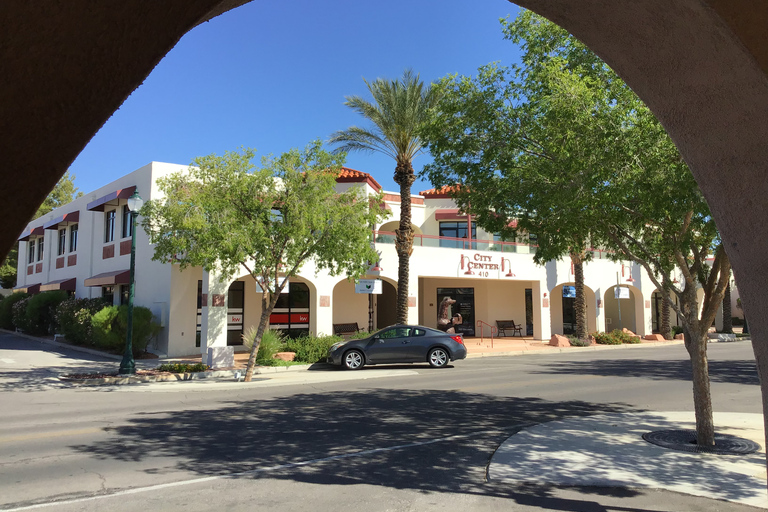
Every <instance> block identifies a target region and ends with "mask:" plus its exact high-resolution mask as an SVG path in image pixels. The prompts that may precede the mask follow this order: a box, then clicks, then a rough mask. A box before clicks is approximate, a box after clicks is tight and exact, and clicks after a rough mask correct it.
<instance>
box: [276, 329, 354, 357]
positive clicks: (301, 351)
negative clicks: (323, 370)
mask: <svg viewBox="0 0 768 512" xmlns="http://www.w3.org/2000/svg"><path fill="white" fill-rule="evenodd" d="M343 340H344V338H342V337H341V336H330V335H328V336H319V337H318V336H301V337H299V338H296V339H292V340H290V339H289V340H287V341H286V342H285V348H286V350H288V351H289V352H296V359H294V361H298V362H302V363H320V362H323V361H325V360H326V358H327V357H328V349H329V348H331V345H333V344H334V343H336V342H338V341H343Z"/></svg>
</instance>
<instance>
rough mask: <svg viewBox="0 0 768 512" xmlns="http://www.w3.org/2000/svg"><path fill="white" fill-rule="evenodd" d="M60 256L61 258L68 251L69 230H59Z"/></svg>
mask: <svg viewBox="0 0 768 512" xmlns="http://www.w3.org/2000/svg"><path fill="white" fill-rule="evenodd" d="M58 249H59V250H58V255H59V256H61V255H62V254H64V253H65V252H66V250H67V228H61V229H60V230H59V247H58Z"/></svg>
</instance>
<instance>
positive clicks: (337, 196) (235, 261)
mask: <svg viewBox="0 0 768 512" xmlns="http://www.w3.org/2000/svg"><path fill="white" fill-rule="evenodd" d="M254 156H255V152H254V150H251V149H244V150H242V151H240V152H227V153H225V154H224V155H223V156H216V155H208V156H204V157H199V158H197V159H195V161H194V165H193V166H191V167H190V168H189V170H188V171H186V172H182V173H175V174H172V175H169V176H167V177H165V178H161V179H159V180H158V186H159V188H160V190H161V191H162V192H163V194H164V195H165V197H164V198H163V199H159V200H152V201H148V202H147V204H146V205H145V206H144V207H143V208H142V209H141V212H140V214H141V215H142V216H143V219H142V226H143V227H144V229H145V231H146V232H147V234H148V235H149V237H150V241H151V242H152V243H153V244H155V252H154V256H153V258H154V259H155V260H159V261H163V262H167V261H173V262H174V263H176V264H178V265H179V266H180V267H181V268H182V269H184V268H186V267H188V266H200V267H202V268H204V269H206V270H209V271H211V270H216V271H217V272H221V274H222V275H223V276H224V278H231V277H233V276H236V275H237V274H239V273H242V272H243V270H241V269H244V270H245V271H246V272H247V273H248V274H249V275H251V276H252V277H253V279H254V280H256V281H257V282H258V283H259V286H260V287H261V288H262V289H263V294H262V314H261V320H260V323H259V327H258V332H257V336H256V341H255V342H254V344H253V348H252V352H251V358H250V360H249V364H248V370H247V374H246V377H247V378H248V379H250V375H251V374H252V372H253V364H254V361H255V356H256V353H257V351H258V346H259V343H260V342H261V336H262V334H263V332H264V330H265V328H266V326H267V323H268V320H269V315H270V313H271V311H272V309H273V308H274V306H275V303H276V302H277V298H278V295H279V294H280V292H281V291H282V289H283V288H284V286H285V284H286V282H287V279H288V278H290V277H291V276H295V275H297V274H298V273H299V271H300V270H301V268H302V267H303V266H304V264H306V263H307V262H308V261H310V260H312V262H313V263H314V264H315V268H316V269H325V270H326V271H328V273H330V274H331V275H339V274H341V275H346V276H349V277H350V278H356V277H359V276H360V275H362V274H365V273H366V272H367V271H368V269H369V267H370V265H371V262H374V261H376V259H377V256H378V255H377V253H376V251H375V250H374V249H373V247H372V245H371V243H370V236H371V231H370V226H371V225H373V224H375V223H377V222H379V221H380V220H381V219H382V218H384V217H385V216H386V211H385V210H383V209H382V208H380V207H379V204H380V203H381V199H382V198H381V197H366V196H365V195H364V194H363V192H362V190H361V189H359V188H351V189H349V190H347V191H346V192H343V193H337V192H336V176H337V175H338V172H339V169H340V167H341V164H342V163H343V159H344V155H339V156H333V155H331V154H329V153H328V152H326V151H324V150H323V149H322V145H321V143H320V142H319V141H316V142H314V143H312V144H310V145H308V146H307V147H306V148H305V149H304V150H303V151H299V150H297V149H293V150H291V151H289V152H287V153H283V154H282V155H280V156H279V157H277V158H273V157H271V156H270V157H264V158H263V159H262V161H261V166H257V165H255V164H254V162H253V160H254Z"/></svg>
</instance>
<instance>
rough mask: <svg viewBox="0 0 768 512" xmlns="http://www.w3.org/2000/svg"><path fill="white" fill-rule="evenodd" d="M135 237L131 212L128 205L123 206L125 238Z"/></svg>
mask: <svg viewBox="0 0 768 512" xmlns="http://www.w3.org/2000/svg"><path fill="white" fill-rule="evenodd" d="M131 235H133V223H132V222H131V210H129V209H128V205H127V204H124V205H123V238H128V237H129V236H131Z"/></svg>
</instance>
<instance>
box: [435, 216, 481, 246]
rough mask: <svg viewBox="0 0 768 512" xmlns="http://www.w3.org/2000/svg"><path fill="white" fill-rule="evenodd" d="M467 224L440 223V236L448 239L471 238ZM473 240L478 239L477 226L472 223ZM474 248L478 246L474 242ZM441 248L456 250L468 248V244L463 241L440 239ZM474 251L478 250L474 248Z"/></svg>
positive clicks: (456, 222)
mask: <svg viewBox="0 0 768 512" xmlns="http://www.w3.org/2000/svg"><path fill="white" fill-rule="evenodd" d="M467 228H468V226H467V222H466V221H463V220H461V221H451V222H441V223H440V236H441V237H448V238H469V237H468V236H467V230H468V229H467ZM472 238H473V239H475V238H477V224H476V223H475V222H472ZM472 245H473V246H475V245H476V244H475V243H474V242H473V243H472ZM440 247H452V248H454V249H464V248H468V247H467V244H466V243H465V242H463V241H462V240H444V239H442V238H441V239H440ZM472 248H473V249H475V248H476V246H475V247H472Z"/></svg>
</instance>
